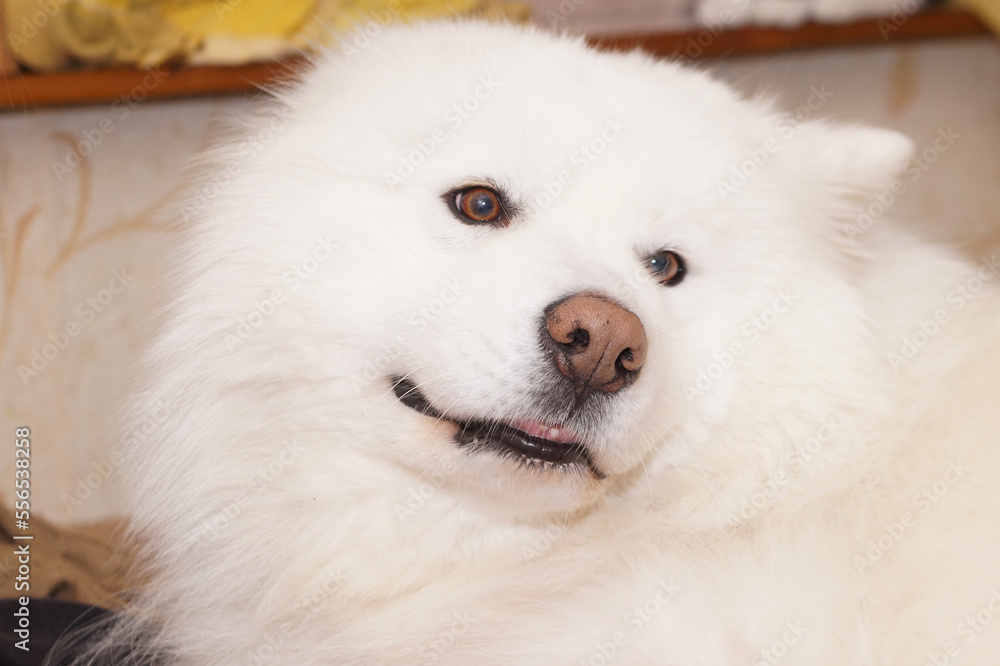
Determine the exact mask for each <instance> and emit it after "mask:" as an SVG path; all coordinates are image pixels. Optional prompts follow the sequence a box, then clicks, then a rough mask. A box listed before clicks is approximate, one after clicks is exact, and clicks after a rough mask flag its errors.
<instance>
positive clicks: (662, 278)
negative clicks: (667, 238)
mask: <svg viewBox="0 0 1000 666" xmlns="http://www.w3.org/2000/svg"><path fill="white" fill-rule="evenodd" d="M646 267H647V268H649V272H650V273H652V274H653V277H655V278H656V279H657V280H659V282H660V284H662V285H664V286H667V287H673V286H674V285H677V284H680V281H681V280H683V279H684V260H683V259H682V258H681V256H680V255H679V254H677V253H676V252H671V251H670V250H661V251H660V252H657V253H656V254H653V255H650V256H649V258H648V259H646Z"/></svg>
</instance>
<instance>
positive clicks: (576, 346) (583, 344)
mask: <svg viewBox="0 0 1000 666" xmlns="http://www.w3.org/2000/svg"><path fill="white" fill-rule="evenodd" d="M567 344H568V346H569V348H570V349H572V350H574V351H582V350H584V349H586V348H587V346H588V345H590V331H588V330H587V329H584V328H578V329H576V330H574V331H573V332H572V333H570V335H569V342H568V343H567Z"/></svg>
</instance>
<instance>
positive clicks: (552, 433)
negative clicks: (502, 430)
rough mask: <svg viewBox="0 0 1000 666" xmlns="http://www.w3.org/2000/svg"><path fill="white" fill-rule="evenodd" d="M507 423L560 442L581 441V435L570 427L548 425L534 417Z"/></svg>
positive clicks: (531, 433) (543, 437)
mask: <svg viewBox="0 0 1000 666" xmlns="http://www.w3.org/2000/svg"><path fill="white" fill-rule="evenodd" d="M507 425H509V426H510V427H512V428H517V429H518V430H521V431H523V432H526V433H528V434H529V435H532V436H534V437H540V438H542V439H547V440H550V441H553V442H559V443H560V444H575V443H577V442H579V441H580V436H579V435H577V434H576V433H575V432H573V431H572V430H570V429H569V428H564V427H561V426H550V425H546V424H544V423H542V422H541V421H536V420H534V419H515V420H513V421H508V422H507Z"/></svg>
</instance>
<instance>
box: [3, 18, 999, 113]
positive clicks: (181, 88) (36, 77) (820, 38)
mask: <svg viewBox="0 0 1000 666" xmlns="http://www.w3.org/2000/svg"><path fill="white" fill-rule="evenodd" d="M988 33H989V31H988V30H987V29H986V27H985V26H984V25H983V24H982V23H981V22H980V21H979V20H978V19H976V17H975V16H973V15H972V14H971V13H969V12H966V11H963V10H955V9H942V10H933V11H926V12H921V13H918V14H914V15H912V16H909V17H905V19H900V20H898V21H897V22H893V21H892V19H889V18H883V19H874V20H863V21H855V22H852V23H845V24H839V25H832V24H817V23H809V24H806V25H803V26H800V27H798V28H795V29H792V30H783V29H780V28H766V27H756V26H754V27H745V28H738V29H735V30H726V31H722V32H719V33H718V34H713V33H712V32H711V31H710V30H708V29H703V30H696V31H691V32H677V33H655V34H649V35H624V36H622V35H615V36H610V37H601V36H594V37H591V38H590V40H589V41H590V42H591V43H592V44H595V45H598V46H601V47H603V48H608V49H614V50H624V49H630V48H636V47H641V48H643V49H645V50H647V51H650V52H652V53H655V54H658V55H663V56H673V57H679V58H682V59H702V58H713V57H727V56H734V55H758V54H764V53H776V52H783V51H789V50H794V49H805V48H822V47H834V46H850V45H863V44H892V43H898V42H902V41H908V40H916V39H935V38H945V37H961V36H970V35H985V34H988ZM299 62H300V61H299V60H298V59H289V60H283V61H278V62H270V63H256V64H251V65H245V66H240V67H179V68H175V69H169V68H165V67H163V68H157V69H155V70H137V69H127V68H121V69H94V70H75V71H68V72H55V73H51V74H16V75H12V76H11V75H8V76H5V77H4V78H5V80H4V84H3V85H2V86H0V111H3V110H6V111H22V110H30V109H36V108H41V107H50V106H66V105H73V104H95V103H109V102H110V103H114V102H115V101H116V100H120V101H121V103H126V104H134V103H138V102H142V101H144V100H146V99H167V98H176V97H192V96H199V95H219V94H237V93H247V92H251V91H255V90H257V89H258V88H259V87H260V86H262V85H265V84H267V83H268V82H271V81H274V80H277V79H280V78H282V77H285V76H287V75H288V73H289V72H290V71H291V70H293V69H294V67H295V66H296V65H297V64H298V63H299Z"/></svg>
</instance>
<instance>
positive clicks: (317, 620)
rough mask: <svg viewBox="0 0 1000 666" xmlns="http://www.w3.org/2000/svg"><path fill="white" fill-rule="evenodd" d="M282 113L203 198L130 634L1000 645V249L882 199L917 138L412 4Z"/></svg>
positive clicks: (182, 284) (570, 646)
mask: <svg viewBox="0 0 1000 666" xmlns="http://www.w3.org/2000/svg"><path fill="white" fill-rule="evenodd" d="M269 109H270V110H269V111H268V112H266V113H262V114H259V115H258V116H257V117H255V118H254V119H252V120H250V121H248V124H249V128H247V129H246V130H245V133H244V134H242V135H241V136H240V138H237V139H234V140H232V141H231V142H229V143H227V144H225V145H223V146H222V147H221V148H219V149H218V150H217V151H216V152H215V153H214V157H215V160H214V164H215V166H214V167H213V168H214V169H215V171H214V172H212V171H209V172H208V173H207V175H206V176H205V180H204V181H203V182H202V183H199V188H200V189H199V192H203V193H204V194H205V196H203V197H202V199H203V200H204V201H207V205H205V206H204V210H203V211H201V212H200V213H199V214H198V215H196V216H195V219H194V220H193V221H192V222H191V223H190V224H189V225H188V227H189V231H190V234H189V240H188V241H187V242H186V244H185V245H184V249H183V251H182V253H181V254H180V255H179V257H180V260H179V262H178V263H179V270H178V273H177V275H175V276H174V278H173V280H172V282H171V285H172V289H173V290H175V293H176V298H175V300H174V302H173V306H172V308H171V309H170V311H169V313H168V316H167V318H166V323H165V325H164V330H163V333H162V335H161V337H160V338H159V340H158V342H157V343H156V344H155V346H154V349H153V351H152V353H151V356H150V359H149V370H148V374H147V378H148V384H147V387H146V389H145V391H144V393H143V394H142V395H141V396H140V397H139V398H137V400H136V408H135V410H134V415H133V416H134V424H133V425H134V426H135V427H137V428H142V429H143V431H144V432H147V431H148V432H149V433H150V434H149V435H148V437H145V438H144V439H143V440H142V441H141V442H140V443H139V444H138V445H137V446H136V447H135V449H134V450H133V451H132V452H131V457H130V465H131V467H130V470H129V472H128V475H129V478H130V485H131V491H132V493H133V496H134V504H133V506H132V509H133V514H132V515H133V517H134V521H135V524H136V525H137V526H138V529H139V530H140V531H141V532H142V533H143V534H144V535H146V537H147V538H148V539H149V550H148V553H149V556H150V557H151V558H152V559H151V561H152V564H153V569H154V571H153V579H152V582H151V583H150V585H149V586H148V588H147V589H146V591H145V592H144V593H143V596H142V598H141V599H140V601H139V602H138V603H137V606H136V610H135V612H134V614H133V620H131V622H130V623H129V624H128V625H127V626H124V627H120V628H119V630H118V632H117V633H115V634H113V635H112V637H111V640H116V639H117V640H120V639H123V638H128V639H129V640H131V638H134V637H135V636H138V637H139V638H138V639H137V640H140V641H142V655H140V656H149V657H155V658H156V659H157V660H162V661H164V662H167V663H177V664H296V665H301V664H310V665H311V664H416V663H419V664H431V663H434V664H519V665H524V664H545V665H551V664H568V665H574V666H576V665H580V664H583V665H588V666H600V665H602V664H612V663H614V664H629V665H639V664H657V665H660V664H665V665H670V666H674V665H682V664H691V665H705V666H722V665H729V664H778V663H780V664H783V665H784V664H787V665H788V666H791V665H793V664H805V665H809V666H816V665H824V664H830V665H838V666H843V665H846V664H852V665H870V666H875V665H879V666H884V665H897V664H898V665H903V664H906V665H920V664H932V665H934V666H942V665H946V664H947V665H952V664H983V665H989V666H995V665H996V664H998V663H1000V619H997V613H998V612H1000V520H998V519H997V516H998V507H1000V476H998V475H1000V445H998V444H1000V442H998V440H997V436H998V426H1000V416H998V410H997V408H998V407H1000V395H998V386H1000V378H998V374H997V373H998V372H1000V351H998V349H997V340H998V336H1000V316H998V314H1000V299H998V298H997V290H996V287H995V283H997V282H1000V280H998V279H997V273H998V271H1000V265H998V258H997V256H996V255H993V256H991V257H989V256H988V257H984V258H983V259H982V260H981V261H980V262H979V263H975V262H970V261H967V260H965V259H964V258H962V257H960V256H959V255H958V254H956V253H954V252H952V251H950V250H948V249H944V248H941V247H936V246H934V245H932V244H929V243H927V242H925V241H923V240H921V239H919V238H917V237H915V236H914V235H911V234H910V233H907V232H905V231H904V230H901V229H900V228H899V225H898V224H897V223H895V222H893V221H892V220H891V219H890V218H891V217H892V211H891V210H887V209H886V208H885V206H882V205H881V204H879V203H878V202H879V200H880V199H879V195H881V194H883V193H884V191H885V190H887V189H888V190H890V191H891V188H892V187H893V184H894V182H895V181H896V180H897V179H898V178H899V177H901V175H902V174H903V172H904V170H905V169H906V168H907V163H908V159H909V158H910V153H911V143H910V142H909V141H908V140H907V139H906V138H904V137H902V136H900V135H898V134H895V133H893V132H890V131H885V130H878V129H870V128H864V127H853V126H851V127H848V126H837V125H833V124H829V123H824V122H808V123H800V124H796V123H795V122H794V121H792V120H790V119H789V118H786V117H783V116H782V115H781V113H780V112H779V111H777V110H775V109H774V108H772V106H771V105H769V104H767V103H764V102H760V101H748V100H744V99H741V98H739V97H738V96H737V95H736V94H735V93H733V92H732V91H731V90H730V89H729V88H727V87H726V86H725V85H722V84H720V83H718V82H716V81H714V80H712V79H711V78H710V77H709V76H707V75H706V74H704V73H700V72H695V71H691V70H688V69H684V68H682V67H679V66H677V65H675V64H671V63H668V62H659V61H656V60H654V59H653V58H651V57H649V56H647V55H644V54H641V53H628V54H617V53H600V52H597V51H594V50H591V49H589V48H587V47H586V46H585V45H584V44H583V43H582V41H581V40H578V39H571V38H564V37H554V36H551V35H547V34H544V33H541V32H538V31H536V30H524V29H521V28H515V27H510V26H494V25H485V24H442V25H425V26H419V27H413V28H398V29H392V30H386V31H385V32H384V33H383V34H381V35H379V36H377V37H376V38H374V39H373V40H372V43H371V44H370V45H368V46H367V48H363V49H362V48H353V47H352V48H350V49H346V50H345V52H333V53H330V54H328V55H326V56H323V57H321V58H319V59H318V61H317V62H316V63H315V64H314V66H312V67H311V68H309V70H308V71H307V72H305V73H304V74H303V75H302V76H301V80H300V81H299V82H297V83H296V84H294V85H292V86H289V88H288V89H287V90H284V91H282V92H280V93H279V94H278V95H277V99H276V101H275V102H274V105H273V108H269ZM883 198H884V197H883Z"/></svg>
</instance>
